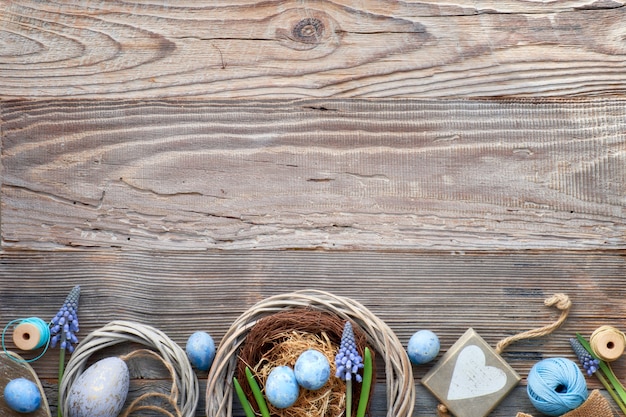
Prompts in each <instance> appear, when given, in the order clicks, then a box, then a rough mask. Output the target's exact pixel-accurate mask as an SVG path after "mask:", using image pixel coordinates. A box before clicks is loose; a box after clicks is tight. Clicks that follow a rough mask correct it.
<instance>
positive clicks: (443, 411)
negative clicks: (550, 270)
mask: <svg viewBox="0 0 626 417" xmlns="http://www.w3.org/2000/svg"><path fill="white" fill-rule="evenodd" d="M543 303H544V304H545V305H546V306H547V307H556V309H557V310H559V311H560V312H561V314H560V316H559V318H558V319H557V320H556V321H554V322H552V323H550V324H548V325H546V326H543V327H539V328H537V329H532V330H527V331H525V332H521V333H518V334H515V335H513V336H509V337H506V338H504V339H502V340H501V341H499V342H498V344H497V345H496V348H495V351H496V352H497V353H498V355H500V354H501V353H502V352H503V351H504V349H506V348H507V347H508V346H510V345H511V344H513V343H515V342H518V341H520V340H525V339H533V338H537V337H542V336H547V335H549V334H550V333H552V332H553V331H555V330H556V329H558V328H559V327H560V326H561V325H562V324H563V323H564V322H565V320H566V319H567V316H568V315H569V311H570V309H571V307H572V301H571V300H570V298H569V297H568V296H567V295H566V294H563V293H556V294H554V295H553V296H552V297H550V298H547V299H545V300H544V302H543ZM437 416H438V417H451V415H450V412H449V410H448V408H447V407H446V406H445V405H444V404H439V405H438V406H437Z"/></svg>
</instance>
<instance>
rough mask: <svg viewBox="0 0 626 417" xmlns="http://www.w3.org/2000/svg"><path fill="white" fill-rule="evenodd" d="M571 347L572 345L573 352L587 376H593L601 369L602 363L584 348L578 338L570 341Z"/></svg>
mask: <svg viewBox="0 0 626 417" xmlns="http://www.w3.org/2000/svg"><path fill="white" fill-rule="evenodd" d="M569 342H570V345H572V350H573V351H574V353H575V354H576V356H577V357H578V362H580V365H581V366H582V367H583V369H584V370H585V372H587V375H589V376H591V375H593V374H594V373H595V372H596V371H597V370H598V368H599V367H600V361H599V360H598V359H596V358H594V357H593V356H591V354H590V353H589V352H587V350H586V349H585V348H584V347H583V345H582V344H581V343H580V342H579V341H578V339H576V338H574V337H573V338H571V339H570V340H569Z"/></svg>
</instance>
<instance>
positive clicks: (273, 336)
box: [237, 307, 375, 417]
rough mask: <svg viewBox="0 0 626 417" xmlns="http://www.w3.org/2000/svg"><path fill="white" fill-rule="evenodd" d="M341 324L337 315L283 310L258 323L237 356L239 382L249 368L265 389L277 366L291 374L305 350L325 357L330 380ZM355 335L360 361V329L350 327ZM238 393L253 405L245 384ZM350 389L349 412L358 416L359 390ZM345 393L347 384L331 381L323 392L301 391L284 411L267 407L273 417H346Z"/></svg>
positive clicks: (362, 343) (362, 338)
mask: <svg viewBox="0 0 626 417" xmlns="http://www.w3.org/2000/svg"><path fill="white" fill-rule="evenodd" d="M344 324H345V320H343V319H341V317H339V316H337V315H336V314H332V313H328V312H325V311H322V310H314V309H311V308H308V307H307V308H295V309H291V310H285V311H281V312H279V313H275V314H272V315H270V316H267V317H264V318H262V319H260V320H259V321H257V323H256V324H255V325H254V327H253V328H252V329H251V330H250V332H249V333H248V335H247V336H246V339H245V342H244V343H243V345H242V347H241V349H240V351H239V361H238V362H237V378H238V379H239V380H240V381H244V380H245V379H246V374H245V368H246V366H247V367H249V368H250V369H252V370H253V371H254V373H255V375H256V376H257V377H258V378H259V380H260V382H261V385H264V384H265V381H266V380H267V377H268V375H269V373H270V372H271V371H272V369H274V368H275V367H277V366H281V365H285V366H289V367H291V368H293V367H294V366H295V363H296V360H297V359H298V356H299V355H300V354H301V353H302V352H304V351H305V350H307V349H315V350H318V351H319V352H321V353H322V354H323V355H324V356H326V359H328V362H329V363H330V366H331V375H334V374H335V372H336V367H335V363H334V359H335V355H336V354H337V351H338V350H339V345H340V344H341V336H342V333H343V327H344ZM353 329H354V335H355V342H356V345H357V350H358V352H359V354H360V355H361V357H363V355H364V351H365V346H366V340H367V338H366V337H365V334H364V333H363V331H362V330H360V328H359V327H358V326H356V325H353ZM373 379H375V378H373ZM372 387H373V385H372ZM242 388H243V390H244V392H245V393H246V396H247V397H248V399H249V401H250V403H251V404H253V405H254V404H255V401H254V400H253V398H254V397H253V395H252V390H251V389H250V387H249V386H248V385H247V384H243V386H242ZM352 389H353V391H354V395H353V398H352V402H353V405H352V408H353V409H354V410H356V409H357V407H358V399H359V396H360V395H361V384H354V385H353V388H352ZM345 393H346V384H345V382H344V381H343V380H342V379H340V378H330V380H329V382H328V383H327V384H325V386H324V389H320V390H315V391H311V390H303V391H302V393H301V394H300V395H299V397H298V400H297V401H296V403H295V404H293V405H292V406H290V407H288V408H283V409H278V408H276V407H273V406H272V405H271V404H268V406H269V407H270V411H271V413H272V415H275V416H277V417H301V416H306V417H339V416H341V415H342V414H343V413H344V409H345ZM257 411H258V409H257Z"/></svg>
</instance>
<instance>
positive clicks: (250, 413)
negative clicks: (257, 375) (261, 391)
mask: <svg viewBox="0 0 626 417" xmlns="http://www.w3.org/2000/svg"><path fill="white" fill-rule="evenodd" d="M233 385H234V386H235V392H236V393H237V397H239V402H240V403H241V406H242V407H243V412H244V413H246V417H255V415H254V410H253V409H252V406H251V405H250V401H248V399H247V398H246V394H244V392H243V388H241V384H239V381H237V378H234V377H233Z"/></svg>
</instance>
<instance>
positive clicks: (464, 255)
mask: <svg viewBox="0 0 626 417" xmlns="http://www.w3.org/2000/svg"><path fill="white" fill-rule="evenodd" d="M625 4H626V2H622V1H612V0H597V1H584V0H564V1H558V2H539V1H521V0H520V1H496V0H493V1H465V0H456V1H452V0H451V1H434V0H424V1H421V2H417V1H404V2H399V1H382V0H381V1H376V0H362V1H343V0H337V1H324V0H319V1H305V0H299V1H263V2H261V1H254V0H229V1H226V0H225V1H220V2H211V1H177V2H167V1H158V0H154V1H144V0H135V1H125V2H117V1H115V2H114V1H111V2H102V1H80V2H77V1H56V2H53V1H47V2H41V1H26V0H22V1H11V0H0V140H1V149H2V155H1V165H2V178H1V180H2V187H1V190H0V208H1V212H0V216H1V217H0V228H1V251H0V319H1V321H2V324H3V326H4V324H6V323H7V322H8V321H10V320H12V319H15V318H18V317H29V316H40V317H42V318H45V319H48V318H51V317H52V316H53V315H54V314H55V312H56V310H57V309H58V308H59V306H60V303H62V301H63V299H64V297H65V295H66V294H67V292H68V291H69V290H70V289H71V287H72V286H73V285H75V284H80V285H81V287H82V298H81V305H80V318H81V324H82V327H81V333H80V334H79V336H81V335H82V336H84V335H86V334H87V333H88V332H90V331H92V330H94V329H96V328H98V327H100V326H102V325H104V324H106V323H107V322H109V321H111V320H114V319H125V320H134V321H138V322H142V323H145V324H150V325H153V326H156V327H158V328H160V329H162V330H163V331H164V332H166V333H167V334H168V335H169V336H170V337H172V339H174V340H175V341H176V342H179V343H180V344H184V343H185V341H186V338H187V337H188V336H189V334H191V332H193V331H194V330H206V331H209V332H210V333H211V334H212V335H213V336H214V338H215V339H216V340H217V341H219V340H220V338H221V336H222V335H223V334H224V333H225V332H226V330H227V329H228V327H229V325H230V323H231V322H232V321H234V320H235V319H236V318H237V317H238V316H239V315H240V314H241V313H243V312H244V311H245V310H247V309H248V308H249V307H251V306H252V305H253V304H254V303H255V302H257V301H260V300H262V299H264V298H265V297H268V296H270V295H273V294H279V293H284V292H289V291H293V290H298V289H306V288H316V289H323V290H327V291H332V292H335V293H337V294H340V295H343V296H348V297H351V298H354V299H356V300H358V301H360V302H361V303H363V304H365V305H366V306H368V307H369V308H370V309H371V310H372V311H373V312H374V313H376V314H377V315H378V316H379V317H381V318H382V319H384V320H385V321H386V322H387V323H388V324H389V325H390V327H391V328H392V329H393V330H394V331H395V332H396V334H397V335H398V337H399V338H400V340H401V341H402V342H403V343H406V342H407V341H408V339H409V337H410V335H411V334H412V333H413V332H414V331H416V330H418V329H421V328H428V329H431V330H433V331H435V332H437V333H438V334H439V335H440V337H441V342H442V350H444V351H445V349H446V348H448V347H450V346H451V345H452V343H453V342H454V341H455V340H456V339H457V338H458V337H459V336H460V335H461V334H463V332H464V331H465V330H466V329H467V328H468V327H473V328H474V329H476V330H477V331H478V332H479V333H480V334H481V335H482V336H483V337H484V338H485V339H486V340H487V341H488V342H489V343H491V344H493V345H495V344H496V343H497V342H498V341H499V340H501V339H502V338H504V337H506V336H509V335H511V334H515V333H517V332H520V331H523V330H526V329H529V328H534V327H537V326H538V325H543V324H546V323H549V322H551V321H553V320H554V319H555V318H556V313H555V312H554V311H551V310H550V309H547V308H546V307H544V306H543V300H544V298H546V297H548V296H550V295H551V294H553V293H554V292H566V293H567V294H569V295H570V297H571V298H572V301H573V305H574V307H573V309H572V312H571V315H570V318H569V319H568V321H567V322H566V323H565V325H564V326H563V327H562V328H561V329H559V330H557V331H556V332H555V333H554V334H553V335H551V336H548V337H545V338H541V339H536V340H530V341H523V342H518V343H516V344H514V345H512V346H511V347H510V348H508V349H507V351H506V352H505V355H504V356H505V359H506V360H507V361H508V362H509V363H510V364H511V365H512V366H513V367H514V368H515V369H516V370H517V371H518V372H519V373H520V375H521V376H522V377H523V380H522V384H521V385H520V386H519V387H518V388H516V389H515V390H514V392H513V393H512V394H511V395H510V396H509V397H507V399H506V400H505V401H504V402H503V403H502V404H501V405H500V406H499V407H498V408H497V409H496V410H495V411H494V412H493V413H492V414H491V415H492V416H494V417H500V416H501V417H505V416H507V417H509V416H515V414H516V412H518V411H523V412H528V413H531V414H534V415H536V416H537V415H540V414H539V413H537V412H536V411H535V410H534V409H533V408H532V405H531V404H530V402H529V401H528V399H527V396H526V393H525V377H526V375H527V373H528V370H529V369H530V367H531V366H532V365H533V364H534V363H536V362H537V361H539V360H541V359H542V358H545V357H552V356H565V357H569V358H573V354H572V352H571V350H570V348H569V342H568V339H569V338H570V337H572V336H573V335H574V333H575V332H577V331H578V332H581V333H583V334H587V335H588V334H590V333H591V332H592V331H593V330H594V329H595V328H597V327H599V326H600V325H603V324H611V325H614V326H616V327H619V328H622V329H623V330H626V320H625V317H626V310H625V306H624V301H623V300H624V299H625V297H626V289H625V286H626V285H625V284H626V279H625V278H626V95H625V92H626V7H624V6H625ZM57 364H58V358H57V355H56V350H55V351H53V352H50V353H48V354H46V355H45V356H44V358H43V359H40V360H39V361H37V362H35V363H34V365H33V366H34V368H35V370H36V371H37V372H38V374H39V375H40V377H41V378H42V380H43V382H44V384H45V386H46V387H47V392H48V394H49V399H50V403H51V407H52V409H53V411H56V404H57V398H56V383H57V375H56V367H57ZM428 369H429V366H423V367H415V368H414V375H415V381H416V386H417V390H418V398H417V402H416V405H415V412H414V415H415V416H434V415H435V407H436V400H435V399H434V397H432V395H430V394H429V393H428V392H427V391H426V390H425V389H424V388H423V387H422V386H421V384H420V378H421V376H423V375H424V373H425V372H426V371H427V370H428ZM615 370H616V373H617V374H618V376H619V377H621V378H623V379H626V365H625V364H624V360H623V359H620V360H619V361H618V362H617V363H616V364H615ZM198 376H199V379H200V381H201V386H202V387H204V386H206V373H198ZM588 382H589V385H590V387H593V388H597V387H600V385H599V384H598V382H597V381H596V380H595V379H593V378H592V379H589V380H588ZM151 383H156V384H159V383H161V382H160V379H159V377H158V376H154V375H152V374H150V375H148V376H147V377H146V378H144V379H138V380H135V381H134V382H133V389H132V391H133V392H132V393H131V397H132V396H136V395H138V394H139V393H141V392H144V391H145V389H147V388H146V386H147V385H149V384H151ZM201 393H202V390H201ZM201 396H202V395H201ZM374 410H375V414H374V415H376V416H379V415H384V414H385V397H384V379H383V378H382V377H380V379H379V381H378V385H377V395H376V398H375V406H374ZM197 414H198V416H202V415H204V398H202V399H201V401H200V405H199V407H198V413H197Z"/></svg>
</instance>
